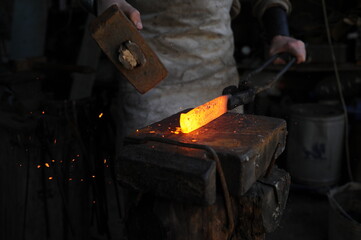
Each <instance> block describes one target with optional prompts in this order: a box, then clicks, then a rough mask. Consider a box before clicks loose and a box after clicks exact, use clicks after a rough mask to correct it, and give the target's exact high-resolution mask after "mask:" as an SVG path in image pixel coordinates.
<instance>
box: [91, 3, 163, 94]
mask: <svg viewBox="0 0 361 240" xmlns="http://www.w3.org/2000/svg"><path fill="white" fill-rule="evenodd" d="M90 32H91V34H92V37H93V38H94V40H95V41H96V42H97V43H98V45H99V47H100V48H101V49H102V50H103V52H104V53H105V55H106V56H107V57H108V58H109V59H110V61H111V62H112V63H113V64H114V65H115V66H116V68H117V69H118V70H119V71H120V73H121V74H122V75H123V76H124V78H126V79H127V80H128V81H129V82H130V83H131V84H132V85H133V86H134V87H135V88H136V89H137V90H138V92H140V93H142V94H144V93H146V92H147V91H149V90H150V89H152V88H153V87H154V86H156V85H157V84H158V83H159V82H160V81H162V80H163V79H164V78H165V77H166V76H167V74H168V72H167V70H166V68H165V67H164V65H163V64H162V62H161V61H160V60H159V58H158V56H157V55H156V54H155V53H154V51H153V50H152V49H151V48H150V46H149V45H148V44H147V43H146V41H145V40H144V38H143V37H142V35H141V34H140V32H139V31H138V30H137V28H136V27H135V26H134V24H133V23H132V22H131V21H130V20H129V19H128V18H127V17H126V16H125V15H124V14H123V12H121V11H120V10H119V8H118V7H117V6H116V5H112V6H111V7H109V8H108V9H107V10H106V11H104V12H103V13H102V14H101V15H100V16H98V17H97V18H96V19H94V20H93V21H92V23H91V24H90Z"/></svg>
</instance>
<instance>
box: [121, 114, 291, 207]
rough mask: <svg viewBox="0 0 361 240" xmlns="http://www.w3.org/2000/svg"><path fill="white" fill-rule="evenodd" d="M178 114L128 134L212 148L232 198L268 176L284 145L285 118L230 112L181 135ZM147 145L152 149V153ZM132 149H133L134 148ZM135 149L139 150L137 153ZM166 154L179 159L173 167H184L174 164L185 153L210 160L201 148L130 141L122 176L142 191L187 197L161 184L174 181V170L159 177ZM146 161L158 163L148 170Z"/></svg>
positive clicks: (124, 153)
mask: <svg viewBox="0 0 361 240" xmlns="http://www.w3.org/2000/svg"><path fill="white" fill-rule="evenodd" d="M179 116H180V113H178V114H175V115H173V116H171V117H169V118H166V119H164V120H162V121H160V122H157V123H154V124H152V125H150V126H148V127H145V128H143V129H140V130H137V131H136V132H135V133H133V134H131V136H130V137H132V138H140V139H142V138H144V137H159V138H165V139H171V140H175V141H179V142H184V143H192V144H201V145H208V146H210V147H212V148H214V150H215V151H216V153H217V155H218V156H219V158H220V161H221V164H222V168H223V172H224V175H225V178H226V181H227V184H228V188H229V191H230V193H231V194H233V195H234V196H242V195H243V194H245V193H246V192H247V191H248V190H249V189H250V188H251V187H252V185H253V184H254V183H255V182H256V181H257V179H259V178H261V177H262V176H264V175H265V173H266V170H267V169H268V168H269V166H270V163H271V162H272V158H273V159H276V158H277V157H278V156H279V155H280V154H281V153H282V151H283V150H284V147H285V141H286V134H287V131H286V122H285V121H284V120H281V119H276V118H270V117H264V116H254V115H246V114H237V113H230V112H228V113H226V114H224V115H222V116H221V117H219V118H217V119H215V120H214V121H212V122H210V123H209V124H207V125H206V126H203V127H202V128H199V129H198V130H195V131H193V132H191V133H187V134H183V133H179V131H177V128H178V127H179ZM128 144H130V145H132V144H134V142H131V141H128ZM149 146H151V147H152V150H151V151H150V150H149ZM129 149H132V151H130V150H129ZM135 149H136V152H137V153H136V154H134V152H135ZM141 155H143V159H142V161H143V164H141V163H140V161H139V159H140V156H141ZM163 155H164V156H167V155H169V156H172V157H175V156H177V157H176V158H175V159H173V160H170V161H173V162H174V168H179V167H180V166H182V164H179V163H178V164H175V162H177V161H181V159H183V158H185V157H192V158H199V159H204V156H208V158H210V156H209V155H208V154H207V153H205V152H202V151H199V150H195V149H191V148H183V147H182V148H181V147H171V146H167V145H166V144H164V143H157V142H148V143H147V144H141V145H139V146H138V147H137V148H135V147H130V146H129V145H128V146H126V147H125V148H124V149H123V151H122V153H121V158H120V159H119V164H120V165H119V167H118V169H117V171H118V178H119V180H121V182H123V183H127V184H128V185H132V187H133V188H135V189H138V190H143V191H147V190H152V191H154V193H155V194H157V195H159V196H165V195H168V196H170V195H172V196H176V195H182V194H183V195H187V193H184V192H182V191H178V189H177V191H175V192H171V191H172V189H169V191H168V190H167V192H163V188H162V187H161V186H163V185H165V184H167V183H166V182H167V181H174V180H171V179H172V176H173V175H174V174H173V173H171V172H168V173H162V174H163V175H164V176H165V175H167V176H168V178H163V179H157V175H158V174H159V170H160V169H162V167H161V166H162V164H163V162H164V159H161V158H159V157H160V156H163ZM178 155H180V156H178ZM150 158H151V160H150ZM158 158H159V159H158ZM169 158H170V157H169ZM202 161H204V160H202ZM202 161H194V162H193V168H201V164H202ZM127 162H128V163H127ZM134 162H138V165H137V167H135V165H134V164H133V163H134ZM147 162H152V164H153V166H156V165H159V167H158V168H154V167H153V168H149V167H147V166H146V163H147ZM132 164H133V165H132ZM127 165H132V168H127V167H126V166H127ZM197 165H199V166H197ZM154 169H157V171H154ZM163 170H164V171H167V170H166V168H163ZM135 173H136V175H137V176H147V178H144V177H137V178H136V177H132V175H134V174H135ZM174 177H177V178H179V175H178V176H176V175H174ZM187 177H188V176H187V175H186V174H185V173H184V176H183V178H184V179H186V178H187ZM189 181H190V180H189ZM189 181H188V182H189ZM150 183H152V184H154V185H155V186H158V185H159V187H157V188H156V187H155V186H152V187H150V186H148V188H145V187H144V186H147V184H150ZM198 186H199V185H198ZM204 186H206V185H204ZM166 189H168V188H166ZM174 190H175V189H174ZM198 190H199V191H200V192H204V191H206V190H205V189H204V190H200V189H198ZM199 196H200V195H199ZM193 201H194V202H202V201H200V199H198V198H194V199H193ZM203 202H209V200H203Z"/></svg>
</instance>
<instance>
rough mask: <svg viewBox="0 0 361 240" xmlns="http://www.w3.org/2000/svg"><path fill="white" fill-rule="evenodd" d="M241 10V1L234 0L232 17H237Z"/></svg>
mask: <svg viewBox="0 0 361 240" xmlns="http://www.w3.org/2000/svg"><path fill="white" fill-rule="evenodd" d="M240 11H241V3H240V2H239V0H233V2H232V6H231V10H230V14H231V17H232V19H234V18H235V17H237V15H238V14H239V13H240Z"/></svg>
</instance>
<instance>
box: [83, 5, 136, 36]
mask: <svg viewBox="0 0 361 240" xmlns="http://www.w3.org/2000/svg"><path fill="white" fill-rule="evenodd" d="M79 1H80V4H81V5H82V6H83V7H84V8H85V9H86V10H88V11H89V12H90V13H92V14H94V15H100V14H102V13H103V12H104V11H105V10H106V9H107V8H109V7H110V6H112V5H114V4H115V5H117V6H118V8H119V9H120V10H121V11H122V12H123V13H124V14H125V15H126V16H127V17H128V18H129V19H130V20H131V21H132V22H133V23H134V25H135V26H136V27H137V29H139V30H140V29H142V28H143V25H142V20H141V18H140V13H139V11H138V10H137V9H135V8H134V7H132V6H131V5H130V4H129V3H127V1H125V0H79Z"/></svg>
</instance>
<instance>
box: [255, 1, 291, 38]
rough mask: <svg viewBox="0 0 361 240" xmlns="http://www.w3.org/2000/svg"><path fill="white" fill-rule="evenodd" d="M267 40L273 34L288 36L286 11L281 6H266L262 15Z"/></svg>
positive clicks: (272, 36)
mask: <svg viewBox="0 0 361 240" xmlns="http://www.w3.org/2000/svg"><path fill="white" fill-rule="evenodd" d="M262 23H263V27H264V29H265V33H266V38H267V42H271V41H272V39H273V38H274V37H275V36H290V32H289V28H288V20H287V13H286V10H285V9H283V7H271V8H268V9H267V10H266V11H265V13H264V15H263V17H262Z"/></svg>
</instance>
